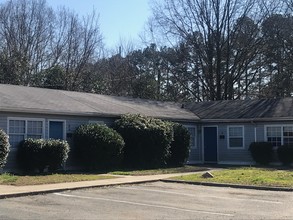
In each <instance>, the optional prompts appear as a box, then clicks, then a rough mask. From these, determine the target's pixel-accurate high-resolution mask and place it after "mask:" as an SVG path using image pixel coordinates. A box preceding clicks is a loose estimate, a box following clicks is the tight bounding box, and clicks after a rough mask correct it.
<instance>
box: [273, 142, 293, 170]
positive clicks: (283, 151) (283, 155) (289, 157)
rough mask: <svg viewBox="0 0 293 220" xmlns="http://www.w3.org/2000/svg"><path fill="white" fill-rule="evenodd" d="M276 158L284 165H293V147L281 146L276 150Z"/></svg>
mask: <svg viewBox="0 0 293 220" xmlns="http://www.w3.org/2000/svg"><path fill="white" fill-rule="evenodd" d="M277 153H278V158H279V160H280V161H281V162H282V163H283V164H284V165H290V164H291V163H293V145H292V144H290V145H282V146H280V147H279V148H278V150H277Z"/></svg>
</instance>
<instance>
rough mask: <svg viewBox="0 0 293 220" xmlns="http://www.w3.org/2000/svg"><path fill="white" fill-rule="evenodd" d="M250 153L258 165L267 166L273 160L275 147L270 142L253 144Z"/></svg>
mask: <svg viewBox="0 0 293 220" xmlns="http://www.w3.org/2000/svg"><path fill="white" fill-rule="evenodd" d="M249 151H250V153H251V156H252V158H253V159H254V161H255V162H256V163H259V164H262V165H267V164H269V163H270V162H272V160H273V145H272V144H271V143H269V142H252V143H251V144H250V146H249Z"/></svg>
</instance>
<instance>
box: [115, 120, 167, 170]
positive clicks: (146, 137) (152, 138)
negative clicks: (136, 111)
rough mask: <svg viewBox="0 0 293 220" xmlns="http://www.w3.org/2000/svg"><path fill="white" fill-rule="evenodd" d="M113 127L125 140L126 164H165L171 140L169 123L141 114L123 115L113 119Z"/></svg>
mask: <svg viewBox="0 0 293 220" xmlns="http://www.w3.org/2000/svg"><path fill="white" fill-rule="evenodd" d="M115 129H116V130H117V131H118V132H119V133H120V134H121V135H122V137H123V139H124V141H125V149H124V164H125V165H126V166H128V167H133V168H151V167H160V166H164V165H166V164H167V159H168V157H169V156H170V147H171V142H172V140H173V129H172V125H171V124H170V123H165V122H163V121H162V120H159V119H154V118H151V117H145V116H141V115H124V116H122V117H121V119H119V120H116V121H115Z"/></svg>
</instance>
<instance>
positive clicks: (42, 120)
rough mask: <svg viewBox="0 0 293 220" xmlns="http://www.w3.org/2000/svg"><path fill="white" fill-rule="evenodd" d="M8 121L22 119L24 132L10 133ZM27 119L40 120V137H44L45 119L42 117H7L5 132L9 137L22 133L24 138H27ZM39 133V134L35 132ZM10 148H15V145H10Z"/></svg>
mask: <svg viewBox="0 0 293 220" xmlns="http://www.w3.org/2000/svg"><path fill="white" fill-rule="evenodd" d="M10 121H24V133H12V134H10ZM28 121H35V122H42V133H41V138H45V119H44V118H25V117H8V118H7V134H8V136H9V137H10V136H11V135H23V136H24V140H25V139H27V136H28V135H33V134H28ZM37 135H39V134H37ZM11 148H12V149H15V148H16V147H15V146H11Z"/></svg>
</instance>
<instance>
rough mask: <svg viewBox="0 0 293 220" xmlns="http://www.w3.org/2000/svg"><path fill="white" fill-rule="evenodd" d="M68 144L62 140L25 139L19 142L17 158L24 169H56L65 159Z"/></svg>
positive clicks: (42, 170)
mask: <svg viewBox="0 0 293 220" xmlns="http://www.w3.org/2000/svg"><path fill="white" fill-rule="evenodd" d="M68 153H69V145H68V143H67V142H66V141H63V140H53V139H49V140H44V139H31V138H29V139H26V140H24V141H22V142H21V143H20V144H19V147H18V153H17V160H18V163H19V165H20V168H21V169H23V170H24V171H34V170H38V171H39V172H44V170H45V168H48V169H49V170H50V171H56V170H58V169H59V168H61V166H62V164H63V163H64V162H65V161H66V160H67V158H68Z"/></svg>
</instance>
